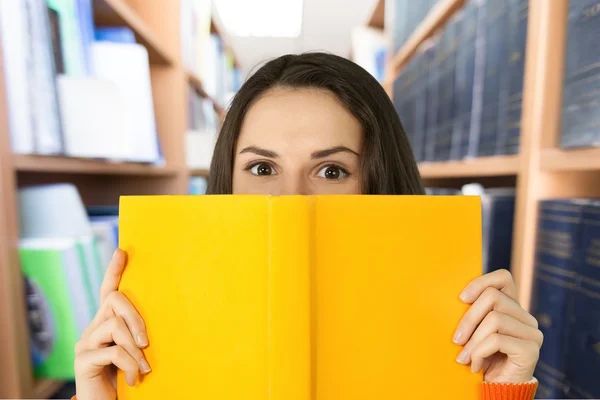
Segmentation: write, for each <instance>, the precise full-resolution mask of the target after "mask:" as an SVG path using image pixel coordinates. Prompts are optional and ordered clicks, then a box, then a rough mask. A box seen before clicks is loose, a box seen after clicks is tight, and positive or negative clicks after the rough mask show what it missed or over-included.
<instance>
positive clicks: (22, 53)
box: [0, 0, 161, 163]
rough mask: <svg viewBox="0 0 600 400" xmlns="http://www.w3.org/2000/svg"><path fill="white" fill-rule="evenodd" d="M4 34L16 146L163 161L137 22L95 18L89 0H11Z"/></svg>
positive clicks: (4, 5) (1, 9)
mask: <svg viewBox="0 0 600 400" xmlns="http://www.w3.org/2000/svg"><path fill="white" fill-rule="evenodd" d="M0 38H1V43H2V59H3V67H4V78H5V79H4V81H5V82H4V84H5V87H6V98H7V108H8V122H9V129H10V138H11V146H12V150H13V152H15V153H23V154H32V153H36V154H52V155H60V154H64V155H67V156H73V157H89V158H104V159H114V160H120V161H137V162H155V163H157V162H160V160H161V155H160V146H159V143H158V139H157V132H156V123H155V117H154V107H153V101H152V88H151V82H150V66H149V61H148V53H147V50H146V49H145V48H144V47H143V46H141V45H139V44H137V43H136V42H135V35H134V34H133V33H132V32H131V30H129V29H127V28H119V27H116V28H115V27H110V28H109V27H97V26H95V24H94V18H93V5H92V1H91V0H11V1H3V2H1V4H0ZM115 143H118V144H119V145H118V146H117V145H115Z"/></svg>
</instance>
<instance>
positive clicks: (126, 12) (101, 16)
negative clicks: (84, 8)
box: [93, 0, 175, 66]
mask: <svg viewBox="0 0 600 400" xmlns="http://www.w3.org/2000/svg"><path fill="white" fill-rule="evenodd" d="M93 1H94V3H93V4H94V19H95V23H96V25H98V26H128V27H129V28H131V30H133V32H134V33H135V38H136V40H137V42H138V43H140V44H141V45H143V46H144V47H145V48H146V49H147V50H148V56H149V58H150V63H151V64H156V65H167V66H168V65H173V64H174V60H175V57H174V56H173V55H172V54H171V52H170V51H169V49H168V48H167V47H166V46H165V45H163V44H162V43H161V42H160V41H159V40H158V38H157V37H156V35H155V34H154V32H152V30H151V29H150V28H149V27H148V26H147V25H146V23H145V22H144V21H143V20H142V19H141V18H140V17H139V15H137V13H136V12H135V10H134V9H133V8H132V7H131V6H129V5H128V4H127V2H126V1H125V0H93Z"/></svg>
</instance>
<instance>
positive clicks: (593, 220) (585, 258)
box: [579, 201, 600, 284]
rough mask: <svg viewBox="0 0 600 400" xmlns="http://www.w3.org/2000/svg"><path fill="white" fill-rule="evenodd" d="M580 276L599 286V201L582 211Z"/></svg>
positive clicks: (591, 203) (593, 202)
mask: <svg viewBox="0 0 600 400" xmlns="http://www.w3.org/2000/svg"><path fill="white" fill-rule="evenodd" d="M581 248H582V262H581V269H580V270H579V273H580V275H582V276H584V277H586V278H590V279H592V280H594V281H597V282H599V284H600V201H592V202H590V204H588V205H587V206H586V207H585V208H584V210H583V226H582V234H581Z"/></svg>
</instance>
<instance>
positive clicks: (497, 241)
mask: <svg viewBox="0 0 600 400" xmlns="http://www.w3.org/2000/svg"><path fill="white" fill-rule="evenodd" d="M481 212H482V228H483V253H482V255H483V273H484V274H485V273H488V272H493V271H496V270H499V269H508V270H510V261H511V256H512V238H513V221H514V216H515V190H514V189H488V190H486V191H485V193H484V194H482V195H481Z"/></svg>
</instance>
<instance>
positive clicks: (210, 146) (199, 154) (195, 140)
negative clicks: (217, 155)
mask: <svg viewBox="0 0 600 400" xmlns="http://www.w3.org/2000/svg"><path fill="white" fill-rule="evenodd" d="M216 138H217V135H216V132H210V131H204V132H202V131H188V132H187V133H186V146H185V148H186V162H187V166H188V167H189V168H198V169H208V168H209V167H210V162H211V161H212V155H213V151H214V149H215V143H216Z"/></svg>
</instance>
